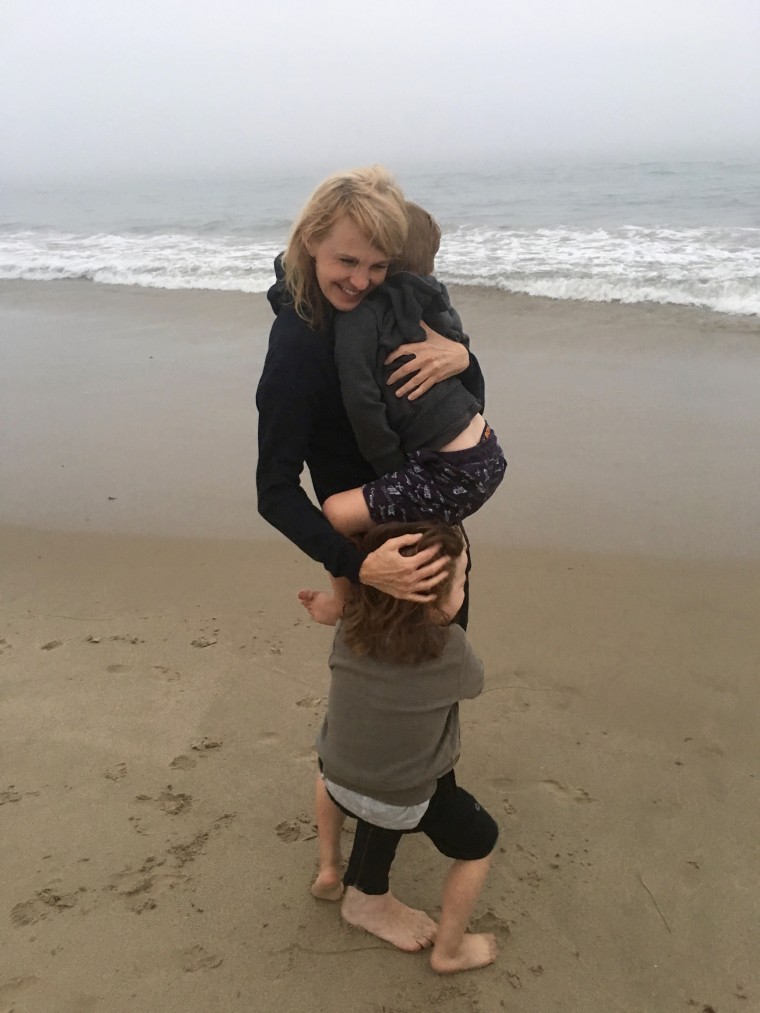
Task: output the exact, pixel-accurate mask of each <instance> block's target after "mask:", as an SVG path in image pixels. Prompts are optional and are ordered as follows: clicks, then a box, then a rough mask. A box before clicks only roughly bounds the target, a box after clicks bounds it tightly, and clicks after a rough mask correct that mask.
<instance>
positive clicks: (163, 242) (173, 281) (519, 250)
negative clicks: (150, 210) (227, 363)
mask: <svg viewBox="0 0 760 1013" xmlns="http://www.w3.org/2000/svg"><path fill="white" fill-rule="evenodd" d="M283 245H284V236H283V237H282V238H276V239H271V238H267V239H266V240H257V239H255V238H251V237H250V236H246V237H239V236H229V235H227V236H219V235H217V236H211V235H206V234H203V235H199V234H193V233H187V232H185V233H181V234H180V233H166V234H131V233H130V234H113V233H98V234H96V235H81V234H77V233H73V232H56V231H52V230H43V229H40V230H18V231H9V230H5V231H0V277H1V278H10V279H28V280H35V281H50V280H58V279H64V278H83V279H87V280H90V281H94V282H101V283H104V284H120V285H141V286H144V287H150V288H167V289H194V288H196V289H218V290H228V291H242V292H265V291H266V290H267V289H268V288H269V286H270V285H271V283H272V281H273V276H274V272H273V267H272V262H273V260H274V257H275V256H276V254H277V253H278V252H280V250H281V249H282V247H283ZM436 268H437V273H438V275H439V276H440V277H441V278H442V279H443V280H444V281H446V282H447V283H456V284H463V285H476V286H483V287H487V288H499V289H502V290H505V291H509V292H520V293H525V294H527V295H536V296H546V297H549V298H553V299H578V300H586V301H590V302H615V301H618V302H625V303H635V302H656V303H674V304H678V305H690V306H701V307H706V308H708V309H712V310H715V311H717V312H719V313H738V314H749V315H760V229H748V228H747V229H737V228H732V229H717V228H701V229H694V228H693V229H687V228H682V229H674V228H644V227H639V226H636V227H634V226H625V227H619V228H607V229H604V228H597V229H567V228H541V229H532V230H530V229H498V228H494V227H475V226H469V227H461V228H459V229H456V230H454V231H452V232H449V233H447V234H446V235H445V236H444V239H443V242H442V246H441V252H440V254H439V256H438V260H437V263H436Z"/></svg>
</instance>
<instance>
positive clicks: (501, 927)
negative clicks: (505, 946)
mask: <svg viewBox="0 0 760 1013" xmlns="http://www.w3.org/2000/svg"><path fill="white" fill-rule="evenodd" d="M472 927H473V929H474V930H475V931H476V932H493V933H494V935H497V936H502V937H503V936H508V935H509V925H508V924H507V922H506V921H505V920H504V919H503V918H502V917H501V915H498V914H497V913H496V912H495V911H494V910H493V909H492V908H489V909H488V910H487V911H484V912H483V914H482V915H480V916H479V917H478V918H475V919H473V922H472Z"/></svg>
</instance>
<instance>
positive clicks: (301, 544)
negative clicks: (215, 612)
mask: <svg viewBox="0 0 760 1013" xmlns="http://www.w3.org/2000/svg"><path fill="white" fill-rule="evenodd" d="M314 340H315V338H314V336H313V335H311V334H308V333H307V334H305V335H304V334H302V333H300V332H299V331H297V330H294V329H292V328H289V327H288V326H287V324H285V323H283V321H282V317H278V319H277V321H275V325H274V328H273V330H272V338H271V340H270V343H269V351H268V352H267V356H266V360H265V362H264V369H263V372H262V374H261V379H260V381H259V385H258V389H257V391H256V406H257V408H258V410H259V459H258V465H257V467H256V490H257V494H258V509H259V513H260V514H261V516H262V517H264V518H265V519H266V520H267V521H268V522H269V523H270V524H271V525H273V527H275V528H277V530H278V531H280V532H282V534H283V535H285V537H286V538H288V539H290V541H291V542H293V543H294V544H295V545H297V546H298V548H299V549H301V550H302V551H303V552H305V553H306V554H307V555H308V556H311V558H312V559H314V560H316V561H317V562H319V563H322V564H323V565H324V566H325V568H326V569H327V570H328V571H329V572H330V573H331V574H332V575H333V576H334V577H348V578H349V580H352V581H354V582H355V583H356V582H358V580H359V568H360V566H361V564H362V561H363V556H362V555H361V554H360V552H359V550H358V549H357V548H356V546H355V545H354V543H353V542H352V541H350V540H349V539H347V538H344V537H343V535H341V534H339V533H338V532H337V531H335V530H334V529H333V527H332V525H331V524H330V523H329V521H327V520H326V518H325V517H324V515H323V514H322V512H321V510H318V509H317V507H316V506H314V504H313V503H312V502H311V500H310V499H309V497H308V495H307V494H306V491H305V490H304V489H303V487H302V486H301V473H302V472H303V469H304V462H305V460H306V455H307V450H308V444H309V436H310V434H311V433H312V431H313V428H314V420H315V418H317V417H318V413H319V412H320V409H321V406H320V404H319V400H318V397H316V396H315V394H314V391H313V386H312V384H311V383H310V379H309V368H308V363H309V357H310V346H311V345H312V344H313V342H314ZM294 363H296V364H299V368H294Z"/></svg>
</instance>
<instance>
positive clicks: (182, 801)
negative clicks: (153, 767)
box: [135, 789, 193, 816]
mask: <svg viewBox="0 0 760 1013" xmlns="http://www.w3.org/2000/svg"><path fill="white" fill-rule="evenodd" d="M135 801H136V802H155V803H156V805H157V806H158V807H159V809H163V811H164V812H165V813H168V814H169V815H170V816H179V815H181V814H182V813H185V812H187V811H188V810H189V809H190V807H191V806H192V804H193V797H192V795H187V794H185V792H181V791H180V792H177V793H176V794H175V793H174V792H172V791H171V789H167V791H162V792H161V794H160V795H159V796H158V798H154V797H153V795H136V796H135Z"/></svg>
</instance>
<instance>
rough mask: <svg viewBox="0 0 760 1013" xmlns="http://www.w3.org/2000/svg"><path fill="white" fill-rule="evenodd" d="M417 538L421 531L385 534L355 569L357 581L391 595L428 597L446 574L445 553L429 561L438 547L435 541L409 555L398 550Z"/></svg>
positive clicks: (408, 598)
mask: <svg viewBox="0 0 760 1013" xmlns="http://www.w3.org/2000/svg"><path fill="white" fill-rule="evenodd" d="M420 538H422V533H421V532H420V534H417V535H399V536H398V537H397V538H389V539H388V541H387V542H384V543H383V544H382V545H381V546H380V547H379V548H378V549H375V551H374V552H371V553H370V554H369V555H368V556H367V558H366V559H365V560H364V562H363V563H362V566H361V570H360V572H359V579H360V580H361V583H362V584H369V585H370V587H376V588H377V589H378V591H384V592H385V593H386V594H389V595H392V596H393V597H394V598H404V599H406V600H407V601H419V602H426V601H432V600H433V599H434V597H435V596H434V595H432V594H431V593H430V591H431V590H432V589H433V588H434V587H435V586H436V584H439V583H440V582H441V581H442V580H444V579H445V578H446V575H447V573H448V562H449V561H448V559H447V558H446V557H445V556H439V557H438V559H436V560H434V561H433V557H434V556H436V555H437V554H438V552H439V551H440V549H439V546H437V545H431V546H429V548H427V549H423V550H422V552H417V553H415V554H414V555H413V556H406V555H402V554H401V550H402V549H404V548H407V547H408V546H410V545H416V543H417V542H418V541H419V540H420Z"/></svg>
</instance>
